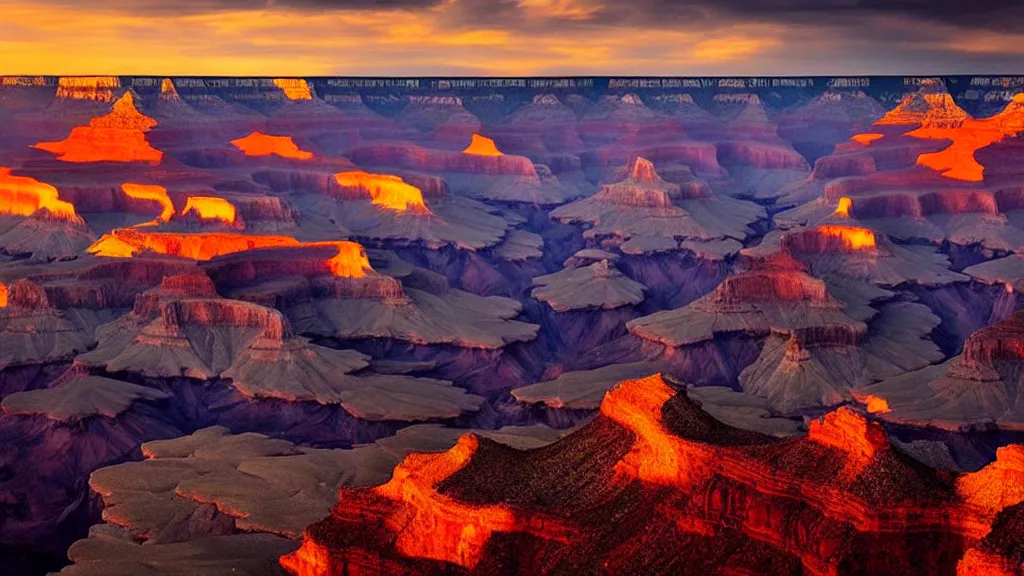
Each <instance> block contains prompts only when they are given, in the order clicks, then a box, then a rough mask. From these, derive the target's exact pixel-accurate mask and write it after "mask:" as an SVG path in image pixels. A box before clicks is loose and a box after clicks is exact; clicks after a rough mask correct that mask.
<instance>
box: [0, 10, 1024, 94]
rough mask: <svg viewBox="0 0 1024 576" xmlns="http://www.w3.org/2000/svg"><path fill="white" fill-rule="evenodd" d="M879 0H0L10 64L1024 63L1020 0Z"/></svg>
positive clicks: (930, 68)
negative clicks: (995, 4) (971, 2)
mask: <svg viewBox="0 0 1024 576" xmlns="http://www.w3.org/2000/svg"><path fill="white" fill-rule="evenodd" d="M968 7H969V8H970V9H971V11H970V12H969V13H966V12H965V14H964V15H963V17H957V16H960V15H958V14H953V11H952V10H951V9H950V8H949V5H947V4H943V3H938V4H937V5H936V6H932V5H931V4H930V3H879V2H873V1H869V0H821V1H816V0H815V1H812V0H778V1H777V2H756V1H755V0H723V1H721V2H716V1H712V0H679V1H674V2H667V1H664V0H635V1H627V0H380V1H370V0H355V1H352V2H335V1H331V0H184V1H179V2H174V3H171V2H165V1H162V0H138V1H129V0H81V1H77V2H71V1H70V0H38V1H36V0H33V1H29V0H0V54H2V55H3V57H2V58H0V74H52V75H88V74H122V75H134V74H146V75H149V74H159V75H267V76H313V75H372V76H393V75H409V76H425V75H513V76H520V75H558V74H576V75H625V74H631V75H644V74H661V75H688V74H693V75H718V74H744V75H749V74H757V75H771V74H780V75H796V74H801V75H802V74H885V73H894V74H902V73H914V74H944V73H963V72H965V71H969V72H971V73H977V74H982V73H1008V72H1014V71H1019V70H1020V64H1019V63H1020V61H1021V56H1022V55H1024V41H1022V39H1024V35H1022V34H1021V32H1020V31H1019V30H1020V27H1019V26H1015V25H1014V23H1015V22H1016V23H1019V22H1020V21H1021V18H1020V16H1021V14H1020V12H1021V10H1022V9H1021V8H1013V7H1012V6H1011V7H1009V8H1005V7H1004V8H1003V9H1002V11H1003V13H1001V14H996V13H995V9H992V8H985V7H977V6H968Z"/></svg>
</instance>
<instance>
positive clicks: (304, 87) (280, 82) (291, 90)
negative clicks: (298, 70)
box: [274, 78, 313, 100]
mask: <svg viewBox="0 0 1024 576" xmlns="http://www.w3.org/2000/svg"><path fill="white" fill-rule="evenodd" d="M274 86H277V87H278V88H280V89H281V91H282V92H284V96H285V98H287V99H289V100H312V99H313V91H312V90H310V88H309V83H308V82H306V81H305V80H302V79H297V78H296V79H293V78H278V79H276V80H274Z"/></svg>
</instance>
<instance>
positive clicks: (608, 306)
mask: <svg viewBox="0 0 1024 576" xmlns="http://www.w3.org/2000/svg"><path fill="white" fill-rule="evenodd" d="M533 285H534V289H533V292H532V294H531V296H533V297H534V298H536V299H538V300H540V301H542V302H546V303H547V304H548V306H550V307H551V308H552V309H553V310H554V311H555V312H568V311H570V310H585V309H588V308H598V309H604V310H612V309H615V308H619V307H621V306H635V305H636V304H639V303H641V302H643V300H644V290H645V288H644V286H643V284H640V283H639V282H634V281H633V280H630V279H629V278H627V277H626V276H625V275H623V274H622V272H620V271H619V270H618V269H616V268H615V267H614V266H612V265H610V264H609V263H608V261H607V260H601V261H600V262H595V263H594V264H591V265H590V266H586V267H582V268H573V269H565V270H562V271H561V272H556V273H554V274H548V275H546V276H538V277H536V278H534V279H533Z"/></svg>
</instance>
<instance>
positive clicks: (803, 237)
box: [784, 224, 878, 254]
mask: <svg viewBox="0 0 1024 576" xmlns="http://www.w3.org/2000/svg"><path fill="white" fill-rule="evenodd" d="M784 243H785V245H786V246H787V247H788V248H791V249H793V250H796V251H798V252H805V253H814V254H821V253H827V252H870V251H873V250H875V249H876V248H877V247H878V245H877V243H876V242H875V233H874V232H872V231H871V230H868V229H867V228H860V227H857V226H840V225H835V224H832V225H827V226H818V227H817V228H812V229H810V230H805V231H802V232H794V233H792V234H789V235H787V236H786V238H785V240H784Z"/></svg>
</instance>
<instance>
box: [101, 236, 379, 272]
mask: <svg viewBox="0 0 1024 576" xmlns="http://www.w3.org/2000/svg"><path fill="white" fill-rule="evenodd" d="M277 247H310V248H318V247H332V248H336V249H337V250H338V254H337V255H336V256H333V257H332V258H330V259H329V260H328V261H327V267H328V269H329V270H330V272H331V274H333V275H335V276H340V277H344V278H362V277H364V276H366V272H367V271H372V270H373V268H372V267H371V266H370V260H369V257H368V256H367V255H366V251H365V250H364V249H363V247H362V246H361V245H360V244H358V243H356V242H348V241H337V242H309V243H304V242H299V241H298V240H296V239H295V238H292V237H290V236H278V235H245V234H234V233H223V232H203V233H195V234H183V233H174V232H151V231H148V230H146V229H140V228H118V229H116V230H114V231H112V232H110V233H108V234H104V235H103V236H102V237H100V239H99V240H97V241H96V242H94V243H93V244H92V246H90V247H89V248H88V252H89V253H90V254H95V255H97V256H106V257H111V258H131V257H132V256H137V255H139V254H142V253H143V252H155V253H157V254H166V255H168V256H179V257H182V258H190V259H192V260H210V259H211V258H215V257H217V256H224V255H225V254H233V253H235V252H244V251H246V250H255V249H258V248H277Z"/></svg>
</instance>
